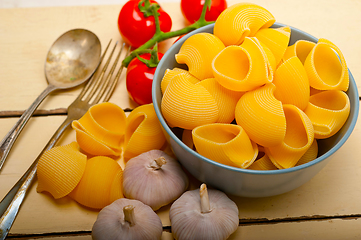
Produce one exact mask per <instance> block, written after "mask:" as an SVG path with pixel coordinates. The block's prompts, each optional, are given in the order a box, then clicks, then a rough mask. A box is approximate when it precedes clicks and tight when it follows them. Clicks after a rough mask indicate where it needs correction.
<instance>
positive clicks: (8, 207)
mask: <svg viewBox="0 0 361 240" xmlns="http://www.w3.org/2000/svg"><path fill="white" fill-rule="evenodd" d="M109 45H110V42H109V44H108V46H107V48H106V50H105V52H104V54H103V56H102V58H101V61H102V60H103V58H104V56H105V53H106V52H107V50H108V48H109ZM116 45H117V44H115V46H114V48H113V50H112V51H111V53H110V56H109V57H108V60H107V62H106V63H105V64H104V67H103V68H102V70H101V72H100V73H98V72H97V73H96V74H95V75H94V77H93V78H92V79H90V81H89V82H88V83H87V85H86V86H85V87H84V89H83V90H82V92H81V93H80V94H79V96H78V97H77V98H76V99H75V101H74V102H73V103H72V104H71V105H70V106H69V107H68V116H67V118H66V119H65V121H64V122H63V123H62V124H61V126H60V127H59V128H58V130H57V131H56V132H55V134H54V135H53V137H52V138H51V139H50V140H49V142H48V144H47V145H46V146H45V148H44V149H43V151H42V152H41V153H40V154H39V156H38V157H37V158H36V159H35V161H34V162H33V164H32V165H31V166H30V168H29V169H28V170H27V171H26V172H25V174H24V175H23V176H22V177H21V178H20V179H19V181H18V182H17V183H16V184H15V185H14V187H13V188H12V189H11V190H10V191H9V192H8V194H7V195H6V196H5V197H4V198H3V200H2V201H1V202H0V214H1V218H0V239H1V240H3V239H5V238H6V236H7V235H8V233H9V231H10V228H11V226H12V224H13V222H14V220H15V218H16V215H17V213H18V211H19V208H20V206H21V204H22V202H23V200H24V197H25V195H26V193H27V190H28V188H29V186H30V185H31V182H32V181H33V179H34V177H35V175H36V168H37V164H38V161H39V159H40V157H41V155H42V154H43V153H44V152H45V151H47V150H49V149H51V148H52V147H53V146H54V145H55V144H56V142H57V141H58V139H59V138H60V137H61V135H62V133H63V132H64V131H65V130H66V128H67V127H68V126H69V125H70V124H71V122H72V121H73V120H78V119H79V118H81V117H82V116H83V115H84V114H85V113H86V111H87V110H88V109H89V108H90V107H91V106H93V105H94V104H96V103H99V102H101V101H104V102H106V101H108V100H109V99H110V97H111V95H112V93H113V90H114V88H115V86H116V84H117V82H118V80H119V78H120V75H121V73H122V70H123V66H121V67H120V68H119V69H118V72H117V74H116V76H115V77H114V78H113V79H111V78H112V75H113V73H114V71H115V68H116V66H117V63H118V61H119V59H120V56H121V53H122V51H123V49H124V47H125V44H123V45H122V47H121V49H120V51H119V53H118V55H117V56H116V58H115V60H114V63H113V65H112V68H111V69H110V71H109V73H107V76H106V78H105V73H106V70H107V67H108V65H109V63H110V60H111V58H112V55H113V53H114V51H115V48H116ZM129 50H130V48H128V51H129ZM127 54H128V53H127ZM104 78H105V80H104Z"/></svg>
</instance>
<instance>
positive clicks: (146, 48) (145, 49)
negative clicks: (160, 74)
mask: <svg viewBox="0 0 361 240" xmlns="http://www.w3.org/2000/svg"><path fill="white" fill-rule="evenodd" d="M143 2H144V5H145V6H149V9H150V10H151V11H152V12H153V13H152V14H151V15H152V16H154V22H155V26H156V31H155V34H154V36H153V37H152V38H151V39H150V40H148V41H147V42H146V43H144V44H143V45H142V46H140V47H138V48H137V49H135V50H133V51H132V52H131V53H130V54H129V56H128V57H126V58H125V59H124V60H123V62H122V65H123V66H125V67H128V65H129V63H130V61H132V59H133V58H135V57H137V56H139V55H141V54H143V53H152V52H154V51H155V50H154V49H151V48H152V47H153V46H154V45H155V44H156V43H159V42H161V41H164V40H166V39H169V38H173V37H178V36H181V35H184V34H186V33H189V32H191V31H193V30H195V29H198V28H200V27H203V26H206V25H208V24H211V23H214V21H211V22H210V21H206V19H205V17H206V11H207V8H210V6H211V3H212V0H206V1H205V3H204V6H203V9H202V13H201V16H200V17H199V19H198V21H196V22H195V23H193V24H191V25H189V26H187V27H184V28H182V29H179V30H176V31H170V32H163V31H162V30H161V29H160V23H159V14H158V9H159V5H158V4H150V3H149V0H143V1H141V2H140V3H139V6H141V5H142V3H143ZM155 49H156V48H155ZM157 64H158V63H156V64H155V66H156V65H157ZM151 65H152V67H153V66H154V63H152V64H151Z"/></svg>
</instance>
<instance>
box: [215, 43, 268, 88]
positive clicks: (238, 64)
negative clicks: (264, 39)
mask: <svg viewBox="0 0 361 240" xmlns="http://www.w3.org/2000/svg"><path fill="white" fill-rule="evenodd" d="M212 70H213V74H214V77H215V78H216V79H217V81H218V82H219V84H221V85H222V86H223V87H225V88H228V89H231V90H233V91H249V90H253V89H255V88H257V87H259V86H262V85H264V84H266V83H270V82H272V80H273V72H272V68H271V66H270V63H269V61H268V57H267V54H266V53H265V51H264V49H263V47H262V46H261V45H260V43H259V41H258V40H257V39H256V38H248V37H247V38H246V39H245V40H244V42H243V44H242V45H240V46H229V47H226V48H225V49H223V50H222V51H221V52H220V53H219V54H218V55H217V56H216V57H215V58H214V60H213V63H212Z"/></svg>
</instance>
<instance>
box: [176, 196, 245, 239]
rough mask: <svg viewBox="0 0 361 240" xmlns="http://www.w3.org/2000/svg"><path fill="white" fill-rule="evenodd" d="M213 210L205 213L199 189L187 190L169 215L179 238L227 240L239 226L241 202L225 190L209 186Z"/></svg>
mask: <svg viewBox="0 0 361 240" xmlns="http://www.w3.org/2000/svg"><path fill="white" fill-rule="evenodd" d="M208 196H209V202H210V208H211V211H210V212H208V213H201V204H200V201H201V200H200V196H199V190H198V189H196V190H192V191H187V192H185V193H183V195H182V196H181V197H180V198H178V199H177V200H176V201H175V202H174V203H173V204H172V206H171V208H170V211H169V218H170V221H171V228H172V234H173V237H174V238H175V239H177V240H224V239H227V238H228V237H229V236H230V235H231V234H232V233H233V232H235V231H236V230H237V228H238V224H239V217H238V207H237V205H236V204H235V203H234V202H233V201H232V200H231V199H229V198H228V197H227V195H226V194H225V193H223V192H221V191H218V190H213V189H208Z"/></svg>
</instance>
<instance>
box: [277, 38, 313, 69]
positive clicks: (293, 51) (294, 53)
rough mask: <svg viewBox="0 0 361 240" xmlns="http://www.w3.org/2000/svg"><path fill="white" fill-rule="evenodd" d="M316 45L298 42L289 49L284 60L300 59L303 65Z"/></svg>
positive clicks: (308, 42) (304, 41)
mask: <svg viewBox="0 0 361 240" xmlns="http://www.w3.org/2000/svg"><path fill="white" fill-rule="evenodd" d="M315 45H316V43H314V42H310V41H307V40H297V41H296V42H295V43H294V44H293V45H291V46H288V47H287V49H286V52H285V54H284V55H283V59H284V60H287V59H289V58H291V57H298V58H299V59H300V61H301V63H302V64H304V63H305V61H306V58H307V56H308V54H309V53H310V52H311V51H312V49H313V47H314V46H315Z"/></svg>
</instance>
